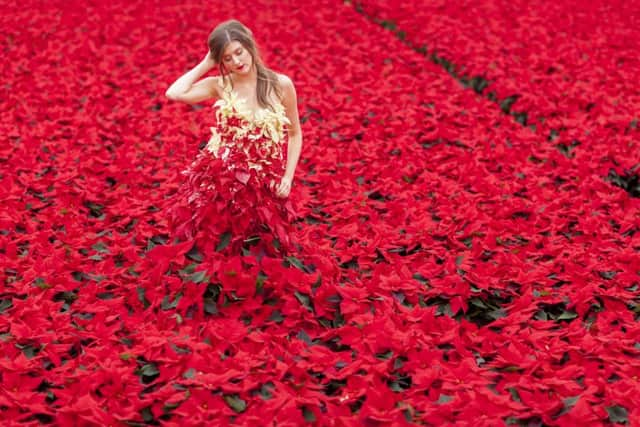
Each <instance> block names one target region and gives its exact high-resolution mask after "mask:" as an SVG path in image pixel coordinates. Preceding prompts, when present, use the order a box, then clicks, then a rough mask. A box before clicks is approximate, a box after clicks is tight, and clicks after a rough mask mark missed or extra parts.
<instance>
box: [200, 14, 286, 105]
mask: <svg viewBox="0 0 640 427" xmlns="http://www.w3.org/2000/svg"><path fill="white" fill-rule="evenodd" d="M232 41H238V42H240V44H241V45H242V46H243V47H244V48H245V49H247V50H248V51H249V54H250V55H251V58H252V59H253V66H255V67H256V71H257V75H258V81H257V84H256V95H257V98H258V104H259V105H260V106H261V107H262V108H270V109H271V110H274V107H273V105H272V98H271V97H270V94H271V93H272V92H275V94H276V96H277V97H278V99H282V93H281V90H280V86H279V85H278V76H277V75H276V73H275V72H273V71H272V70H270V69H269V68H267V66H266V65H264V62H263V61H262V58H261V57H260V51H259V49H258V46H257V44H256V41H255V39H254V38H253V33H252V32H251V30H250V29H248V28H247V27H245V26H244V25H242V23H240V21H237V20H235V19H230V20H228V21H225V22H222V23H221V24H219V25H218V26H217V27H216V28H214V30H213V31H212V32H211V34H210V35H209V40H208V45H209V50H210V51H211V57H212V58H213V60H214V61H215V62H216V64H218V69H219V71H220V75H221V76H222V78H223V80H224V82H225V83H226V79H227V78H229V80H231V78H230V77H227V76H226V75H225V73H224V72H223V71H224V68H223V67H224V65H223V64H222V55H223V54H224V50H225V48H226V47H227V45H228V44H229V43H231V42H232Z"/></svg>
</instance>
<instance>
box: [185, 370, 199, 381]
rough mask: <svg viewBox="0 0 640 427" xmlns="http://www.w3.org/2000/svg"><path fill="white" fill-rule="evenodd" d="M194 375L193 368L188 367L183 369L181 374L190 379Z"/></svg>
mask: <svg viewBox="0 0 640 427" xmlns="http://www.w3.org/2000/svg"><path fill="white" fill-rule="evenodd" d="M195 376H196V370H195V369H193V368H189V369H187V370H186V371H185V373H184V374H182V378H184V379H186V380H190V379H191V378H193V377H195Z"/></svg>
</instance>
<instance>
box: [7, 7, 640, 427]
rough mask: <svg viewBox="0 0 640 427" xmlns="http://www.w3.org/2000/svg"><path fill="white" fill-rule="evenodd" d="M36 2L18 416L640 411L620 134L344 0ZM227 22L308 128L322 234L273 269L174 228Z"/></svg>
mask: <svg viewBox="0 0 640 427" xmlns="http://www.w3.org/2000/svg"><path fill="white" fill-rule="evenodd" d="M26 6H27V5H21V9H15V10H12V11H11V13H10V14H9V15H8V16H10V17H11V18H10V19H8V18H7V17H5V18H3V20H4V21H3V28H8V29H9V31H8V33H9V36H7V37H6V38H5V39H4V40H3V47H4V51H5V57H6V64H7V68H8V69H9V73H7V74H8V75H10V76H11V77H10V80H9V82H8V83H7V84H5V86H4V87H3V88H2V89H1V90H2V91H3V92H2V96H1V97H0V99H1V100H2V101H0V102H2V106H3V107H4V108H3V110H4V111H5V112H6V113H5V114H4V115H3V117H2V119H0V123H1V126H2V129H3V130H4V131H5V132H4V134H5V135H7V138H8V141H7V144H5V145H3V146H2V149H1V150H2V151H0V160H1V161H0V168H1V169H0V176H2V180H3V184H4V185H3V186H2V190H1V191H2V196H3V200H4V204H3V207H2V210H0V231H1V232H0V236H1V238H0V239H1V240H0V249H1V250H2V255H3V256H2V257H0V263H1V265H0V271H2V273H3V289H2V293H1V294H0V354H1V355H2V356H0V361H1V364H2V368H1V370H0V375H1V378H0V379H1V382H0V384H1V385H0V414H1V416H2V419H3V420H7V423H8V424H11V423H12V424H15V425H40V424H47V423H55V424H62V425H66V424H74V423H75V424H80V425H109V424H113V425H127V424H128V425H131V424H133V425H142V424H151V425H154V424H155V425H200V424H203V423H207V422H213V423H215V424H216V425H226V424H234V423H237V424H244V425H262V424H266V423H269V424H270V425H271V424H274V425H275V424H277V425H300V424H303V423H305V422H306V423H312V424H313V423H315V424H318V425H378V424H382V425H385V424H395V425H404V424H433V425H441V424H453V423H456V424H460V425H496V424H499V423H513V424H524V425H528V424H546V425H576V424H584V423H589V424H597V423H606V422H623V421H624V422H628V423H630V424H633V423H634V422H635V419H637V418H638V415H639V414H638V409H637V408H638V407H639V405H638V397H637V393H636V392H635V391H636V390H637V389H638V387H637V375H638V369H637V368H636V364H635V361H636V360H637V357H638V354H639V353H638V342H640V336H639V335H640V328H638V326H637V324H638V323H637V321H636V316H637V312H638V303H639V302H638V299H637V296H636V293H637V292H636V290H637V286H638V285H639V283H638V282H639V278H638V271H637V270H638V268H637V265H638V262H637V260H638V251H639V250H640V241H639V238H640V233H639V232H638V231H639V230H638V224H639V222H640V221H639V219H640V218H639V216H640V215H639V214H638V212H639V211H638V207H639V202H638V199H637V198H633V197H630V195H629V194H628V193H626V192H623V191H612V190H611V186H610V184H609V183H607V182H605V181H603V180H602V178H601V173H605V174H606V170H604V168H605V167H606V166H607V165H608V164H609V163H608V162H609V161H610V160H601V159H602V158H604V157H606V156H609V158H610V157H611V156H612V155H616V153H617V151H615V150H617V148H616V149H613V148H612V149H611V150H612V151H611V152H610V151H608V149H607V148H605V146H604V145H603V144H604V143H603V142H602V141H596V140H594V142H593V144H591V143H589V144H587V140H585V143H584V144H582V145H580V147H579V149H575V150H574V149H572V148H571V147H569V146H567V147H565V149H564V150H559V149H558V148H557V147H556V146H555V145H554V144H550V143H548V142H547V141H546V140H545V138H543V137H540V134H539V133H536V132H533V131H532V130H531V129H529V128H526V127H522V126H520V125H518V124H517V123H515V122H513V121H512V120H510V118H509V117H506V116H504V115H502V114H501V113H500V112H499V111H498V110H497V109H496V108H494V105H493V104H492V103H491V102H490V101H488V100H486V99H482V98H478V97H477V96H475V94H474V93H472V92H471V91H465V90H463V88H461V87H460V85H459V84H458V83H456V82H455V81H454V80H453V79H451V78H450V76H449V75H447V74H446V73H445V72H444V71H443V70H442V69H441V68H440V67H438V66H436V65H434V64H431V63H429V62H427V61H425V59H424V57H423V56H421V55H420V54H418V53H416V52H415V51H413V50H411V49H410V48H409V47H407V46H405V45H404V44H403V43H402V42H400V41H399V40H397V39H396V38H395V37H393V35H392V34H390V33H389V32H388V31H385V30H384V29H383V28H380V27H379V26H377V25H374V24H372V23H370V22H368V21H367V20H366V19H364V18H363V17H362V16H361V15H359V14H357V13H356V12H355V11H354V10H353V9H352V8H349V7H345V6H343V5H342V4H341V3H339V2H334V1H318V2H314V4H313V5H311V6H309V7H305V8H299V7H294V6H295V4H294V3H293V2H270V1H266V0H264V1H263V0H261V1H258V2H254V3H253V4H252V5H251V6H250V7H248V6H247V7H246V8H245V7H244V6H243V7H238V8H233V7H232V6H233V5H228V4H224V3H223V4H216V6H215V8H214V7H211V5H208V4H205V3H202V2H198V3H189V4H177V3H175V4H174V3H170V2H161V1H157V2H154V3H153V8H152V7H151V5H150V3H144V4H143V3H140V4H138V5H136V4H133V5H131V4H125V3H124V2H110V3H98V4H94V5H85V4H82V5H81V4H79V3H78V4H70V3H67V2H64V3H63V2H60V3H59V4H55V3H51V4H49V5H48V6H46V8H42V7H41V8H40V9H38V10H37V12H35V10H36V9H34V8H30V7H26ZM256 12H257V13H256ZM230 16H234V17H236V18H238V19H240V20H241V21H243V22H245V23H246V24H247V25H248V26H249V27H251V28H252V29H254V32H255V34H256V37H257V39H258V41H259V42H261V44H262V47H263V50H264V56H265V59H266V60H267V63H268V64H270V65H271V66H273V67H274V68H275V69H276V70H278V71H282V72H285V73H287V74H289V75H290V76H291V77H292V79H293V81H294V82H295V83H296V87H297V89H298V96H299V103H300V113H301V116H302V122H303V134H304V148H303V157H302V160H301V162H300V166H299V170H298V173H297V179H296V182H295V184H294V190H293V193H292V196H291V198H292V200H293V201H294V202H295V203H296V204H297V205H298V206H299V210H298V211H299V215H300V221H299V223H298V224H297V226H298V229H297V231H296V235H295V236H294V238H295V240H297V241H298V242H300V244H301V245H302V246H303V250H302V252H301V253H300V254H296V255H295V256H291V257H287V258H284V259H267V260H265V261H264V262H263V263H262V265H256V264H255V263H252V262H251V260H250V259H247V258H245V257H238V256H231V255H225V254H223V251H221V252H218V253H215V254H213V255H211V256H208V257H203V256H202V253H201V252H200V251H199V249H198V248H193V247H192V245H191V244H190V243H189V242H186V243H183V244H174V243H173V241H172V240H171V236H168V235H167V224H166V217H165V215H164V213H165V212H166V209H168V207H169V206H170V205H171V203H172V198H171V195H172V194H173V193H174V192H175V189H176V188H177V186H178V185H179V184H180V180H181V176H180V174H179V172H180V171H181V170H182V169H183V168H184V167H185V166H186V165H187V164H188V163H189V162H190V160H191V159H192V158H193V156H194V155H195V154H196V152H197V150H198V145H199V144H200V143H202V142H204V141H205V140H206V138H207V131H208V126H209V125H208V123H210V121H211V120H213V114H212V110H211V108H210V105H203V106H202V108H201V107H195V108H194V107H188V106H184V105H177V104H173V103H169V102H167V101H166V100H165V99H164V98H163V93H164V90H165V89H166V86H167V84H168V83H169V82H170V81H171V79H172V78H175V76H176V75H178V74H179V73H181V72H183V71H184V70H185V69H187V67H190V66H192V65H193V64H194V63H195V61H198V60H199V59H200V58H201V56H202V55H203V53H204V49H205V37H206V34H208V31H209V30H210V28H211V27H212V26H213V25H214V24H215V23H217V22H219V21H221V20H223V19H226V18H228V17H230ZM285 23H286V24H285ZM606 117H609V116H606ZM611 120H614V119H613V118H612V119H611ZM605 128H606V126H604V125H603V127H602V128H601V129H605ZM603 132H604V131H603ZM583 148H584V150H583ZM612 153H613V154H612ZM596 172H597V173H596ZM272 421H273V422H272Z"/></svg>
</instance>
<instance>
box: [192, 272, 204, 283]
mask: <svg viewBox="0 0 640 427" xmlns="http://www.w3.org/2000/svg"><path fill="white" fill-rule="evenodd" d="M189 281H191V282H193V283H203V282H208V281H209V277H207V271H206V270H201V271H196V272H195V273H193V274H192V275H191V276H189Z"/></svg>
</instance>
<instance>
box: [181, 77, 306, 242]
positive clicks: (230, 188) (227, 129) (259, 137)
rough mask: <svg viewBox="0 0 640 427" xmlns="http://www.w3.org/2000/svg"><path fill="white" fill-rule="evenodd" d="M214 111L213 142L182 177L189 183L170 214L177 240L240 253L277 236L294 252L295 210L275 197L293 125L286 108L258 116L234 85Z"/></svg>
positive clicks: (261, 112) (183, 188)
mask: <svg viewBox="0 0 640 427" xmlns="http://www.w3.org/2000/svg"><path fill="white" fill-rule="evenodd" d="M213 108H215V109H216V119H217V120H216V125H215V126H214V127H212V128H211V133H212V135H211V139H210V140H209V142H208V143H207V146H206V147H205V148H204V149H203V150H202V151H201V152H199V153H198V155H197V156H196V158H195V160H194V161H193V162H192V163H191V165H190V166H189V167H188V168H187V169H186V170H184V171H183V172H182V174H183V175H184V176H185V177H186V179H185V181H184V183H183V184H182V186H181V187H180V188H179V190H178V192H177V194H176V198H175V199H174V200H172V203H173V205H172V206H171V207H170V209H169V222H170V226H171V229H172V234H173V236H174V237H177V238H179V239H180V240H189V239H194V240H195V241H196V243H197V244H198V247H199V248H200V249H204V250H205V253H206V252H207V251H211V250H218V251H221V250H231V251H235V253H238V252H237V251H239V249H240V247H242V246H243V245H244V244H247V242H252V241H253V242H255V241H262V242H263V243H273V242H272V240H273V238H274V237H275V238H277V240H278V243H279V246H280V247H281V248H282V249H284V250H287V249H288V248H289V247H290V242H291V241H290V236H289V233H290V224H291V221H292V220H293V219H294V217H295V212H294V209H293V207H292V205H291V202H290V200H289V199H288V198H285V199H283V198H279V197H278V196H276V194H275V188H276V186H277V185H278V184H279V183H280V180H281V178H282V176H283V174H284V170H285V158H284V155H283V152H284V147H285V144H286V138H285V135H286V132H285V131H286V126H287V125H288V124H290V123H289V120H288V119H287V117H286V114H285V109H284V107H283V106H282V104H281V103H276V104H275V105H274V109H273V110H271V109H259V110H258V111H257V112H256V113H252V112H251V111H250V110H249V109H248V108H247V106H246V103H245V102H244V100H243V99H240V98H238V96H237V94H236V93H235V92H234V91H232V90H231V88H230V87H227V88H226V89H225V90H224V93H223V96H222V97H221V99H219V100H218V101H217V102H216V103H215V104H214V106H213ZM269 246H273V245H272V244H271V245H269Z"/></svg>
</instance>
